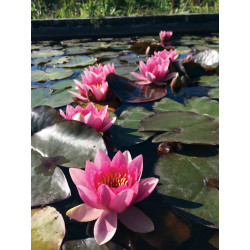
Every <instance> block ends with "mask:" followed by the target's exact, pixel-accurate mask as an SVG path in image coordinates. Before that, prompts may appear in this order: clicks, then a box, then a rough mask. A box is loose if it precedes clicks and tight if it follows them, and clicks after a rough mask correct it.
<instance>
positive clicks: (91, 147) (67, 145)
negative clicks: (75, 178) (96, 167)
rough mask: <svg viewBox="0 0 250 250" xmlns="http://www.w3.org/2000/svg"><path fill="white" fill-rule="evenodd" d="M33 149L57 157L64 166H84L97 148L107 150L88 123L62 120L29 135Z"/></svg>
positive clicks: (93, 156)
mask: <svg viewBox="0 0 250 250" xmlns="http://www.w3.org/2000/svg"><path fill="white" fill-rule="evenodd" d="M31 146H32V148H33V149H34V150H36V151H38V152H40V154H42V155H44V156H46V157H59V158H60V159H62V160H63V163H60V165H61V166H64V167H74V168H84V167H85V162H86V160H90V161H93V160H94V158H95V155H96V153H97V151H98V150H99V149H101V150H103V151H104V152H107V149H106V146H105V143H104V141H103V138H102V136H101V135H100V134H99V133H97V132H96V131H95V130H94V129H93V128H91V127H89V126H88V125H86V124H84V123H81V122H77V121H69V120H64V121H61V122H58V123H55V124H53V125H51V126H48V127H46V128H44V129H43V130H41V131H39V132H38V133H35V134H34V135H33V136H32V137H31Z"/></svg>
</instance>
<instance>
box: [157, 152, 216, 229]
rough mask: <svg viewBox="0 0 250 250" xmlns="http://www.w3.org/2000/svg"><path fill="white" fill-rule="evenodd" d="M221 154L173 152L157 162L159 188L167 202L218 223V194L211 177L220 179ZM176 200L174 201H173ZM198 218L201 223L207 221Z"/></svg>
mask: <svg viewBox="0 0 250 250" xmlns="http://www.w3.org/2000/svg"><path fill="white" fill-rule="evenodd" d="M218 158H219V157H218V155H216V156H210V157H199V156H198V155H193V156H189V155H182V154H176V153H170V154H168V155H164V156H162V157H161V158H159V160H158V161H157V163H156V165H155V170H154V173H155V174H156V175H158V176H160V181H159V183H160V184H161V185H158V186H157V189H158V191H159V192H160V193H161V194H164V195H166V196H164V198H165V199H166V201H167V202H169V203H170V204H171V203H172V205H175V206H177V207H179V208H181V209H183V210H184V211H186V212H188V213H190V214H192V215H195V216H197V217H199V218H201V219H203V220H206V221H207V222H211V223H213V224H215V225H216V226H217V225H218V223H219V193H218V190H217V187H216V185H209V184H210V183H209V181H208V180H209V179H215V180H218V177H219V161H218ZM174 202H175V204H173V203H174ZM197 217H191V218H195V220H197V221H198V222H201V223H206V222H204V221H202V220H200V219H199V218H197Z"/></svg>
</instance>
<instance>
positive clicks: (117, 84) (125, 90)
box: [106, 73, 167, 103]
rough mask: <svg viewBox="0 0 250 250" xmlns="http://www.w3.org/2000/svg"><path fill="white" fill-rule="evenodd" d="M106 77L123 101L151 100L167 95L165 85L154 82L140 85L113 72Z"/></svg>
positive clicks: (111, 87)
mask: <svg viewBox="0 0 250 250" xmlns="http://www.w3.org/2000/svg"><path fill="white" fill-rule="evenodd" d="M106 79H107V81H108V84H109V87H110V89H111V90H112V92H114V94H115V95H116V97H117V98H118V99H119V100H120V101H121V102H122V103H141V102H151V101H155V100H158V99H161V98H162V97H164V96H166V95H167V90H166V88H165V87H161V86H157V85H154V84H148V85H139V84H136V83H135V82H134V81H132V80H130V79H128V78H125V77H121V76H118V75H116V74H112V73H111V74H109V75H108V76H107V78H106Z"/></svg>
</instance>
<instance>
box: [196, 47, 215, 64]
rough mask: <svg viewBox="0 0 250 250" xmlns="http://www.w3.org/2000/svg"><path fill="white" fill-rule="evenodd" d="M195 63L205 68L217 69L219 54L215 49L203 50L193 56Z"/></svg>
mask: <svg viewBox="0 0 250 250" xmlns="http://www.w3.org/2000/svg"><path fill="white" fill-rule="evenodd" d="M193 58H194V62H196V63H199V64H200V65H201V66H202V67H204V68H216V67H217V66H218V65H219V52H218V51H217V50H215V49H208V50H203V51H201V52H198V53H195V54H194V55H193Z"/></svg>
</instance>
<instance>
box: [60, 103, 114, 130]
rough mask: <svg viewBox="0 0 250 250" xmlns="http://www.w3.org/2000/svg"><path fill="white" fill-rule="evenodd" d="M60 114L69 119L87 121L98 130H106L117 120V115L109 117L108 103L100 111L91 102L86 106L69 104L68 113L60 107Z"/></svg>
mask: <svg viewBox="0 0 250 250" xmlns="http://www.w3.org/2000/svg"><path fill="white" fill-rule="evenodd" d="M60 114H61V115H62V116H63V117H64V118H65V119H67V120H75V121H79V122H83V123H86V124H87V125H89V126H90V127H92V128H94V129H95V130H96V131H97V132H105V131H106V130H107V129H109V128H110V127H111V126H112V124H113V123H114V122H115V120H116V117H113V118H109V112H108V105H106V106H104V107H103V108H102V109H101V110H100V111H99V112H98V109H97V108H96V107H95V105H94V104H93V103H92V102H91V103H90V104H88V106H87V107H86V108H82V107H81V106H76V108H74V107H73V106H71V105H67V107H66V114H64V112H63V111H62V110H61V109H60Z"/></svg>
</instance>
